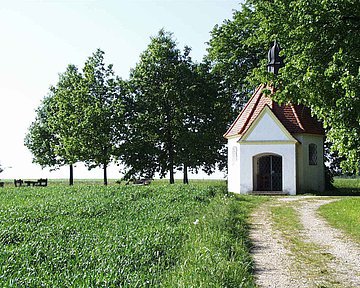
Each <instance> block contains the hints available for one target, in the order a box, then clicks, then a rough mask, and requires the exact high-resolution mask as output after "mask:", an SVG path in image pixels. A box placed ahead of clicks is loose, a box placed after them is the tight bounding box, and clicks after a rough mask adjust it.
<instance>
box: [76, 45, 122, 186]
mask: <svg viewBox="0 0 360 288" xmlns="http://www.w3.org/2000/svg"><path fill="white" fill-rule="evenodd" d="M81 89H82V92H81V109H82V118H81V119H79V120H80V121H81V122H80V123H81V124H80V127H81V129H82V132H81V134H80V137H81V139H80V142H81V143H82V154H83V155H84V159H85V160H84V161H85V163H86V164H87V165H88V167H89V168H90V169H91V168H94V167H97V166H100V167H102V168H103V171H104V184H105V185H107V167H108V165H109V163H111V162H112V161H113V160H114V159H115V156H116V155H117V153H118V149H119V147H120V145H121V142H122V141H123V136H122V135H123V126H125V123H124V104H123V99H122V89H123V81H121V80H120V79H119V78H118V77H116V76H115V73H114V71H113V67H112V65H108V66H106V65H105V63H104V52H103V51H101V50H100V49H98V50H97V51H96V52H95V53H94V54H93V55H92V56H91V57H89V58H88V59H87V61H86V62H85V66H84V69H83V78H82V81H81Z"/></svg>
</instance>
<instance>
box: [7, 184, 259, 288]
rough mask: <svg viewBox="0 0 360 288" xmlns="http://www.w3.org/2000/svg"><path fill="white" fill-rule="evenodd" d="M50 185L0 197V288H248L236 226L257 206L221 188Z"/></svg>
mask: <svg viewBox="0 0 360 288" xmlns="http://www.w3.org/2000/svg"><path fill="white" fill-rule="evenodd" d="M75 183H76V182H75ZM57 184H58V185H57ZM57 184H56V183H54V182H52V181H49V186H48V187H21V188H15V187H13V186H11V185H8V186H6V187H5V188H3V189H1V190H0V191H1V193H0V247H1V250H0V286H1V287H8V286H15V287H42V286H45V287H156V286H163V287H179V286H180V287H181V286H182V287H225V286H227V287H252V286H253V285H254V284H253V279H252V275H251V259H250V257H249V252H248V251H249V250H248V248H249V247H248V242H247V231H248V227H247V222H246V221H247V216H248V214H249V212H250V210H251V208H252V207H254V206H255V205H256V204H257V203H258V202H259V201H262V200H261V199H260V198H256V197H239V196H236V197H235V196H231V197H230V196H229V195H227V193H226V185H225V182H222V181H220V182H219V181H217V182H216V181H215V182H213V181H211V182H207V183H206V182H201V183H194V184H190V185H182V184H175V185H167V184H164V183H163V182H156V181H155V182H154V183H152V184H151V185H150V186H134V185H128V186H121V185H115V184H112V185H110V186H108V187H104V186H102V185H94V184H97V183H91V185H88V184H89V183H85V184H84V183H82V184H81V185H80V183H78V184H76V185H75V186H74V187H68V186H67V185H66V184H64V185H62V184H61V183H57ZM194 223H195V224H194Z"/></svg>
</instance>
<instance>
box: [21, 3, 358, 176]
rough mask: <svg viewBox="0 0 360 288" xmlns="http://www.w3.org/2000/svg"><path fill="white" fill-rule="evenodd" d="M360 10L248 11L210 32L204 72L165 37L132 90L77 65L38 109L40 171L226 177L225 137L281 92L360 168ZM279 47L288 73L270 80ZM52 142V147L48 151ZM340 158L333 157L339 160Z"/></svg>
mask: <svg viewBox="0 0 360 288" xmlns="http://www.w3.org/2000/svg"><path fill="white" fill-rule="evenodd" d="M359 15H360V5H357V2H356V1H352V0H313V1H308V0H274V1H263V0H247V1H245V3H244V4H243V5H242V7H241V10H239V11H235V12H234V14H233V18H232V19H231V20H227V21H225V22H224V23H223V24H222V25H219V26H215V27H214V29H213V30H212V31H211V39H210V41H209V43H208V44H209V47H208V53H207V55H206V56H205V57H204V60H203V62H202V63H200V64H198V63H194V62H193V61H192V60H191V57H190V49H189V48H187V47H185V49H184V50H183V51H180V50H179V49H178V48H177V46H176V43H175V41H174V40H173V37H172V35H171V34H170V33H168V32H165V31H163V30H161V31H160V32H159V34H158V35H157V36H156V37H153V38H152V39H151V42H150V44H149V46H148V48H147V49H146V50H145V51H144V52H143V53H142V54H141V55H140V60H139V62H138V64H137V65H136V67H135V68H134V69H132V70H131V73H130V77H129V80H128V81H124V80H121V79H119V78H118V77H116V76H115V75H114V72H113V70H112V66H111V65H110V66H105V64H104V61H103V60H104V59H103V56H104V53H103V52H102V51H100V50H98V51H97V52H96V53H94V55H93V56H92V57H90V58H89V59H88V60H87V61H86V63H85V66H84V68H83V69H82V72H80V71H79V70H78V69H77V68H76V67H75V66H72V65H70V66H69V67H68V68H67V70H66V72H65V73H64V74H62V75H60V79H59V83H58V84H57V85H56V86H54V87H51V89H50V93H49V95H48V96H47V97H46V98H45V99H44V101H43V103H42V104H41V106H40V107H39V109H38V115H37V118H36V120H35V122H34V123H33V124H32V126H31V127H30V129H29V133H28V135H27V137H26V140H25V144H26V146H27V147H29V149H30V150H31V151H32V152H33V154H34V161H35V162H37V163H39V164H41V165H42V166H51V167H58V166H62V165H70V167H72V166H71V165H72V164H74V163H76V162H78V161H83V162H85V163H86V165H88V167H89V168H92V167H96V166H101V167H103V168H104V182H105V183H106V167H107V166H108V165H109V163H110V162H112V161H114V160H115V161H120V162H122V163H123V164H124V165H125V169H126V175H127V176H130V175H141V176H147V177H151V176H153V175H154V173H156V172H157V173H159V174H160V175H161V176H164V175H165V174H166V173H167V172H170V182H171V183H173V182H174V171H175V170H176V169H181V170H183V171H184V182H187V176H186V175H187V171H188V170H198V169H200V168H201V169H204V170H205V171H206V172H208V173H210V172H212V171H213V170H214V168H215V165H216V164H219V166H220V168H223V167H224V166H225V151H224V145H223V144H224V141H223V139H222V137H221V136H222V134H223V133H224V131H226V128H227V125H229V124H230V123H231V121H232V120H233V119H234V118H235V117H236V115H237V113H238V112H239V111H240V109H241V107H242V106H243V105H244V103H245V102H246V101H247V99H248V96H249V95H250V94H251V91H253V89H254V87H256V86H257V85H258V84H259V83H274V84H275V85H276V87H279V89H278V92H277V93H276V95H274V97H275V100H277V101H278V102H289V101H291V102H293V103H301V104H305V105H306V106H308V107H310V108H311V110H312V112H313V113H314V114H315V115H316V116H317V117H318V118H319V119H320V120H322V121H323V123H324V125H325V128H326V130H327V138H328V143H332V146H331V147H332V148H331V149H332V150H333V151H335V152H336V153H335V154H332V155H338V157H340V158H339V159H342V160H343V161H342V163H341V165H342V169H343V171H344V172H350V173H358V172H359V163H360V148H359V147H360V113H359V111H360V97H359V91H360V69H359V66H360V16H359ZM274 40H277V41H279V42H280V44H281V46H282V48H283V50H282V53H283V54H284V55H285V56H286V57H285V67H284V68H282V69H280V71H279V74H278V75H277V77H276V78H275V77H274V75H273V74H271V73H267V72H266V54H267V51H268V49H269V45H270V44H271V43H273V41H274ZM44 139H46V141H44ZM329 153H330V152H329Z"/></svg>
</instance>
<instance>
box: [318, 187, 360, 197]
mask: <svg viewBox="0 0 360 288" xmlns="http://www.w3.org/2000/svg"><path fill="white" fill-rule="evenodd" d="M314 194H315V195H318V196H360V188H348V187H347V188H334V189H332V190H328V191H324V192H315V193H314Z"/></svg>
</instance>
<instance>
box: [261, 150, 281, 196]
mask: <svg viewBox="0 0 360 288" xmlns="http://www.w3.org/2000/svg"><path fill="white" fill-rule="evenodd" d="M256 186H257V190H258V191H282V157H281V156H277V155H265V156H261V157H259V158H258V161H257V185H256Z"/></svg>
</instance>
